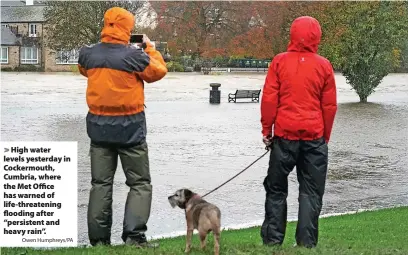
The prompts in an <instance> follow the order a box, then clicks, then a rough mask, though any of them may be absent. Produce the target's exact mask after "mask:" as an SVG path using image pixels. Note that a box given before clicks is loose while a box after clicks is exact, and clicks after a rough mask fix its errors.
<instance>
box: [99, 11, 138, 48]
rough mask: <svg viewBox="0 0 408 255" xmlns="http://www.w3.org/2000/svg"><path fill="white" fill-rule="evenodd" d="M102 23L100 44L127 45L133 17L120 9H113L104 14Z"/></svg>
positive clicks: (133, 20) (133, 24)
mask: <svg viewBox="0 0 408 255" xmlns="http://www.w3.org/2000/svg"><path fill="white" fill-rule="evenodd" d="M103 22H104V27H103V29H102V34H101V41H102V42H104V43H120V44H127V43H129V40H130V33H131V32H132V30H133V28H134V26H135V17H134V15H133V14H132V13H130V12H129V11H127V10H125V9H123V8H120V7H113V8H110V9H108V10H107V11H106V12H105V15H104V17H103Z"/></svg>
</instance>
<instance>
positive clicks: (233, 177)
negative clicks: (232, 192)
mask: <svg viewBox="0 0 408 255" xmlns="http://www.w3.org/2000/svg"><path fill="white" fill-rule="evenodd" d="M265 149H266V152H265V153H264V154H262V155H261V156H260V157H259V158H257V159H256V160H255V161H254V162H252V163H251V164H250V165H249V166H247V167H246V168H244V169H243V170H242V171H240V172H239V173H237V174H236V175H234V176H232V177H231V178H229V179H228V180H227V181H226V182H224V183H222V184H221V185H219V186H218V187H216V188H215V189H213V190H211V191H209V192H207V193H206V194H205V195H204V196H201V197H205V196H208V195H209V194H211V193H213V192H214V191H216V190H217V189H219V188H221V187H222V186H224V185H225V184H227V183H228V182H230V181H232V180H233V179H235V178H236V177H237V176H238V175H240V174H242V173H243V172H245V170H247V169H248V168H250V167H251V166H252V165H253V164H255V163H256V162H258V161H259V160H260V159H261V158H263V157H264V156H265V155H266V154H268V152H269V150H268V146H267V147H266V148H265Z"/></svg>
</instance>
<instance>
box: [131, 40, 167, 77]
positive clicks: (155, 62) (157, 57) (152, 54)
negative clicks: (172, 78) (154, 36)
mask: <svg viewBox="0 0 408 255" xmlns="http://www.w3.org/2000/svg"><path fill="white" fill-rule="evenodd" d="M145 53H146V54H147V55H149V58H150V61H149V64H148V65H147V67H146V68H145V69H144V70H143V71H142V72H137V74H138V75H139V77H140V78H141V79H142V80H144V81H146V82H148V83H151V82H155V81H158V80H160V79H162V78H163V77H164V76H165V75H166V74H167V66H166V62H164V59H163V57H162V55H161V54H160V52H159V51H157V50H156V49H154V47H153V45H151V44H149V43H148V44H147V47H146V49H145Z"/></svg>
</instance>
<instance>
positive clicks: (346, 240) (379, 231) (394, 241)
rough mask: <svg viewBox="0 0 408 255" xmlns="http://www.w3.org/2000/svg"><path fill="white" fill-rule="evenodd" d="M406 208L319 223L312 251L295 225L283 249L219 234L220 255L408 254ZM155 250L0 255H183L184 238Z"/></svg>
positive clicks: (5, 253) (7, 254)
mask: <svg viewBox="0 0 408 255" xmlns="http://www.w3.org/2000/svg"><path fill="white" fill-rule="evenodd" d="M407 215H408V207H399V208H394V209H384V210H379V211H372V212H362V213H358V214H352V215H343V216H334V217H328V218H323V219H321V220H320V236H319V245H318V247H317V248H316V249H312V250H308V249H304V248H294V247H293V244H294V242H295V241H294V233H295V227H296V225H295V223H294V222H293V223H289V224H288V229H287V237H286V239H285V242H284V245H283V247H280V248H276V247H275V248H268V247H263V246H262V244H261V239H260V236H259V228H249V229H243V230H231V231H223V232H222V234H221V254H229V255H244V254H253V255H258V254H279V255H287V254H328V255H329V254H370V255H374V254H378V255H380V254H381V255H385V254H408V242H407V233H408V223H407ZM208 241H209V242H208V243H207V248H206V250H205V251H204V252H203V251H200V249H199V241H198V237H197V236H196V235H195V236H194V237H193V249H192V251H191V253H190V254H212V251H213V249H212V248H213V246H212V245H213V242H212V235H210V236H209V238H208ZM159 242H160V248H158V249H156V250H138V249H134V248H131V247H125V246H113V247H93V248H65V249H58V250H48V251H44V250H42V251H39V250H32V249H6V248H3V249H2V253H1V254H2V255H11V254H13V255H19V254H21V255H23V254H24V255H31V254H47V255H102V254H109V255H139V254H184V245H185V240H184V237H177V238H171V239H163V240H159Z"/></svg>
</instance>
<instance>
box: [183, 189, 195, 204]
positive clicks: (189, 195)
mask: <svg viewBox="0 0 408 255" xmlns="http://www.w3.org/2000/svg"><path fill="white" fill-rule="evenodd" d="M183 192H184V199H185V202H188V201H189V200H190V199H191V198H192V197H193V195H194V192H192V191H191V190H189V189H184V190H183Z"/></svg>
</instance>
